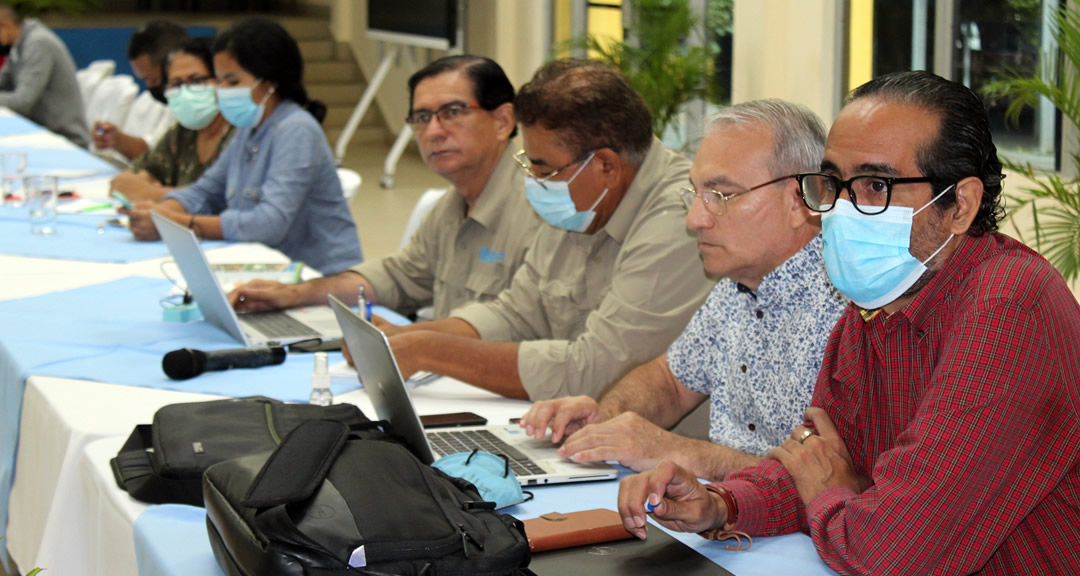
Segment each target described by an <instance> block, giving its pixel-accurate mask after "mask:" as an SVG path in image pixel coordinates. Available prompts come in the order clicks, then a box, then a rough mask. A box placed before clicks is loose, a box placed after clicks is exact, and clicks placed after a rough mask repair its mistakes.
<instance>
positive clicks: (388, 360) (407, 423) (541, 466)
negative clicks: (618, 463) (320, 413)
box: [329, 295, 618, 486]
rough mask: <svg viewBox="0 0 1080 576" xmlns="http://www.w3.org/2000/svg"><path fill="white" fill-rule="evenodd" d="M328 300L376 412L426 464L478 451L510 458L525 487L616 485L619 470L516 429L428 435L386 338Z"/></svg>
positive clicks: (489, 428) (432, 432)
mask: <svg viewBox="0 0 1080 576" xmlns="http://www.w3.org/2000/svg"><path fill="white" fill-rule="evenodd" d="M329 300H330V308H331V309H332V310H333V311H334V314H335V315H337V319H338V322H339V323H340V324H341V332H342V334H343V337H344V338H345V343H346V344H348V346H349V351H350V352H352V358H353V362H355V364H356V373H357V375H358V376H359V378H360V382H361V383H362V384H363V385H364V389H365V390H366V391H367V394H368V398H370V399H371V403H372V404H373V405H374V406H375V413H376V414H378V416H379V419H381V420H388V421H389V422H390V424H391V425H393V427H394V431H395V432H397V433H398V434H399V435H401V437H402V438H404V439H405V442H406V443H407V444H408V446H409V448H410V449H411V450H412V452H413V454H416V456H417V457H418V458H419V459H420V460H422V461H423V462H424V463H425V464H431V463H432V462H434V461H435V460H436V459H438V458H441V457H443V456H446V455H447V454H454V453H457V452H469V451H472V450H473V449H474V448H479V449H481V450H484V451H487V452H491V453H493V454H503V455H506V457H507V458H508V459H509V461H510V468H511V469H512V470H513V471H514V474H515V475H516V476H517V479H518V482H519V483H520V484H521V485H522V486H536V485H540V484H561V483H566V482H589V481H593V480H613V479H615V478H616V477H617V476H618V471H617V470H616V469H615V468H614V467H612V466H611V465H609V464H607V463H604V462H595V463H590V464H581V463H577V462H574V461H572V460H568V459H565V458H562V457H560V456H559V455H558V454H557V453H556V450H557V447H556V446H554V445H553V444H552V443H551V441H550V440H548V439H544V440H537V439H535V438H533V437H532V436H529V435H528V434H526V433H525V430H524V429H522V428H521V427H520V426H517V425H505V426H491V425H489V426H463V427H461V428H454V429H450V430H429V431H425V430H424V428H423V427H422V426H421V425H420V417H419V416H417V414H416V409H415V408H414V407H413V403H412V399H411V398H410V397H409V391H408V390H407V389H406V387H405V382H404V380H403V379H402V377H401V371H400V370H398V364H397V361H396V360H395V359H394V352H393V351H392V350H391V348H390V342H389V341H388V340H387V339H386V335H385V334H383V333H382V331H381V330H379V329H378V328H376V327H375V326H374V325H372V324H371V323H370V322H368V321H366V320H364V319H363V318H361V317H360V315H359V314H357V313H355V312H353V311H352V310H351V309H350V308H349V307H348V306H345V304H343V303H342V302H341V301H340V300H338V299H337V298H334V296H333V295H331V296H330V299H329Z"/></svg>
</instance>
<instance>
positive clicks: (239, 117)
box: [217, 80, 274, 128]
mask: <svg viewBox="0 0 1080 576" xmlns="http://www.w3.org/2000/svg"><path fill="white" fill-rule="evenodd" d="M259 84H262V80H259V81H258V82H256V83H255V85H254V86H233V87H231V88H226V87H222V86H219V87H218V89H217V98H218V108H220V109H221V115H222V116H224V117H225V120H227V121H228V122H229V124H232V125H233V126H236V127H237V128H248V127H251V126H255V125H257V124H258V123H259V122H260V121H261V120H262V117H263V113H264V112H265V111H266V101H267V100H269V99H270V95H271V94H273V93H274V89H273V88H272V87H271V88H270V90H269V91H268V92H267V93H266V96H265V97H264V98H263V100H262V102H260V103H258V104H255V101H254V100H252V99H251V91H252V90H254V89H255V86H258V85H259Z"/></svg>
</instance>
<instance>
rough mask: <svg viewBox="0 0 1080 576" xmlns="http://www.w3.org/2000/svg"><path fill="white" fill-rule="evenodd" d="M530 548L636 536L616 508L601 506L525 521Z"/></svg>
mask: <svg viewBox="0 0 1080 576" xmlns="http://www.w3.org/2000/svg"><path fill="white" fill-rule="evenodd" d="M525 536H526V537H528V539H529V550H532V551H533V552H543V551H544V550H558V549H560V548H571V547H573V546H584V545H586V544H598V543H600V542H612V541H615V540H625V539H627V538H632V537H633V534H631V533H629V532H627V531H626V528H624V527H623V523H622V517H620V516H619V513H618V512H616V511H614V510H608V509H606V508H597V509H595V510H582V511H581V512H570V513H567V514H560V513H559V512H551V513H549V514H544V515H543V516H540V517H539V518H533V519H532V520H526V521H525Z"/></svg>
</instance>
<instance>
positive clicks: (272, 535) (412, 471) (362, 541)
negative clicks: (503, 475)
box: [203, 421, 529, 576]
mask: <svg viewBox="0 0 1080 576" xmlns="http://www.w3.org/2000/svg"><path fill="white" fill-rule="evenodd" d="M382 425H384V423H372V424H370V425H368V426H367V427H354V428H353V430H351V431H350V430H349V429H348V428H347V427H346V426H344V425H342V424H340V423H336V422H327V421H321V422H310V423H306V424H304V425H302V426H300V427H299V428H297V429H296V430H294V431H293V432H292V434H290V435H289V437H288V438H287V439H286V440H285V441H284V442H283V443H282V444H281V446H279V447H278V448H277V450H276V451H274V452H273V454H270V455H267V454H264V455H256V456H249V457H244V458H238V459H235V460H230V461H228V462H223V463H221V464H217V465H215V466H213V467H211V468H210V469H209V470H207V472H206V475H205V477H204V479H203V482H204V484H203V487H204V493H205V500H206V523H207V530H208V532H209V535H210V544H211V547H212V548H213V550H214V556H215V557H216V558H217V561H218V564H219V565H220V566H221V568H222V570H224V571H225V573H226V574H228V575H229V576H255V575H259V576H262V575H270V576H276V575H289V576H294V575H295V576H299V575H318V576H323V575H326V576H329V575H335V574H342V575H346V574H348V575H353V574H356V575H382V574H404V575H426V576H455V575H469V576H473V575H475V576H484V575H503V574H518V573H525V574H527V573H528V572H525V571H524V570H525V566H527V565H528V563H529V545H528V541H527V540H526V538H525V532H524V527H523V525H522V524H521V522H519V521H518V520H516V519H514V518H513V517H511V516H508V515H505V514H501V513H498V512H496V511H495V510H494V509H493V504H492V503H490V502H484V501H483V500H482V498H481V496H480V494H479V492H477V490H476V488H474V487H473V485H472V484H470V483H468V482H466V481H464V480H460V479H457V478H451V477H449V476H447V475H446V474H443V473H442V472H441V471H439V470H437V469H435V468H432V467H431V466H428V465H425V464H423V463H422V462H421V461H420V460H418V459H417V458H416V457H415V456H414V455H413V454H412V453H411V452H409V450H408V449H407V448H405V446H404V445H402V444H401V443H397V442H393V441H383V440H386V436H385V434H384V432H383V430H382V429H381V428H377V426H382ZM365 428H366V429H365Z"/></svg>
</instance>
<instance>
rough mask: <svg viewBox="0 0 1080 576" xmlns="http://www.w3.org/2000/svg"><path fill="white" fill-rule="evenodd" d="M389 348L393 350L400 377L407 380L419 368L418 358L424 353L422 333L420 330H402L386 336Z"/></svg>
mask: <svg viewBox="0 0 1080 576" xmlns="http://www.w3.org/2000/svg"><path fill="white" fill-rule="evenodd" d="M387 340H389V341H390V348H391V349H393V351H394V358H395V359H396V360H397V363H398V369H399V370H401V377H402V378H405V379H406V380H408V378H409V376H412V375H413V374H415V373H416V372H417V371H419V370H421V367H420V364H419V359H420V356H421V355H422V354H423V353H424V333H423V332H421V331H414V332H402V333H400V334H396V335H394V336H388V337H387Z"/></svg>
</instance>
